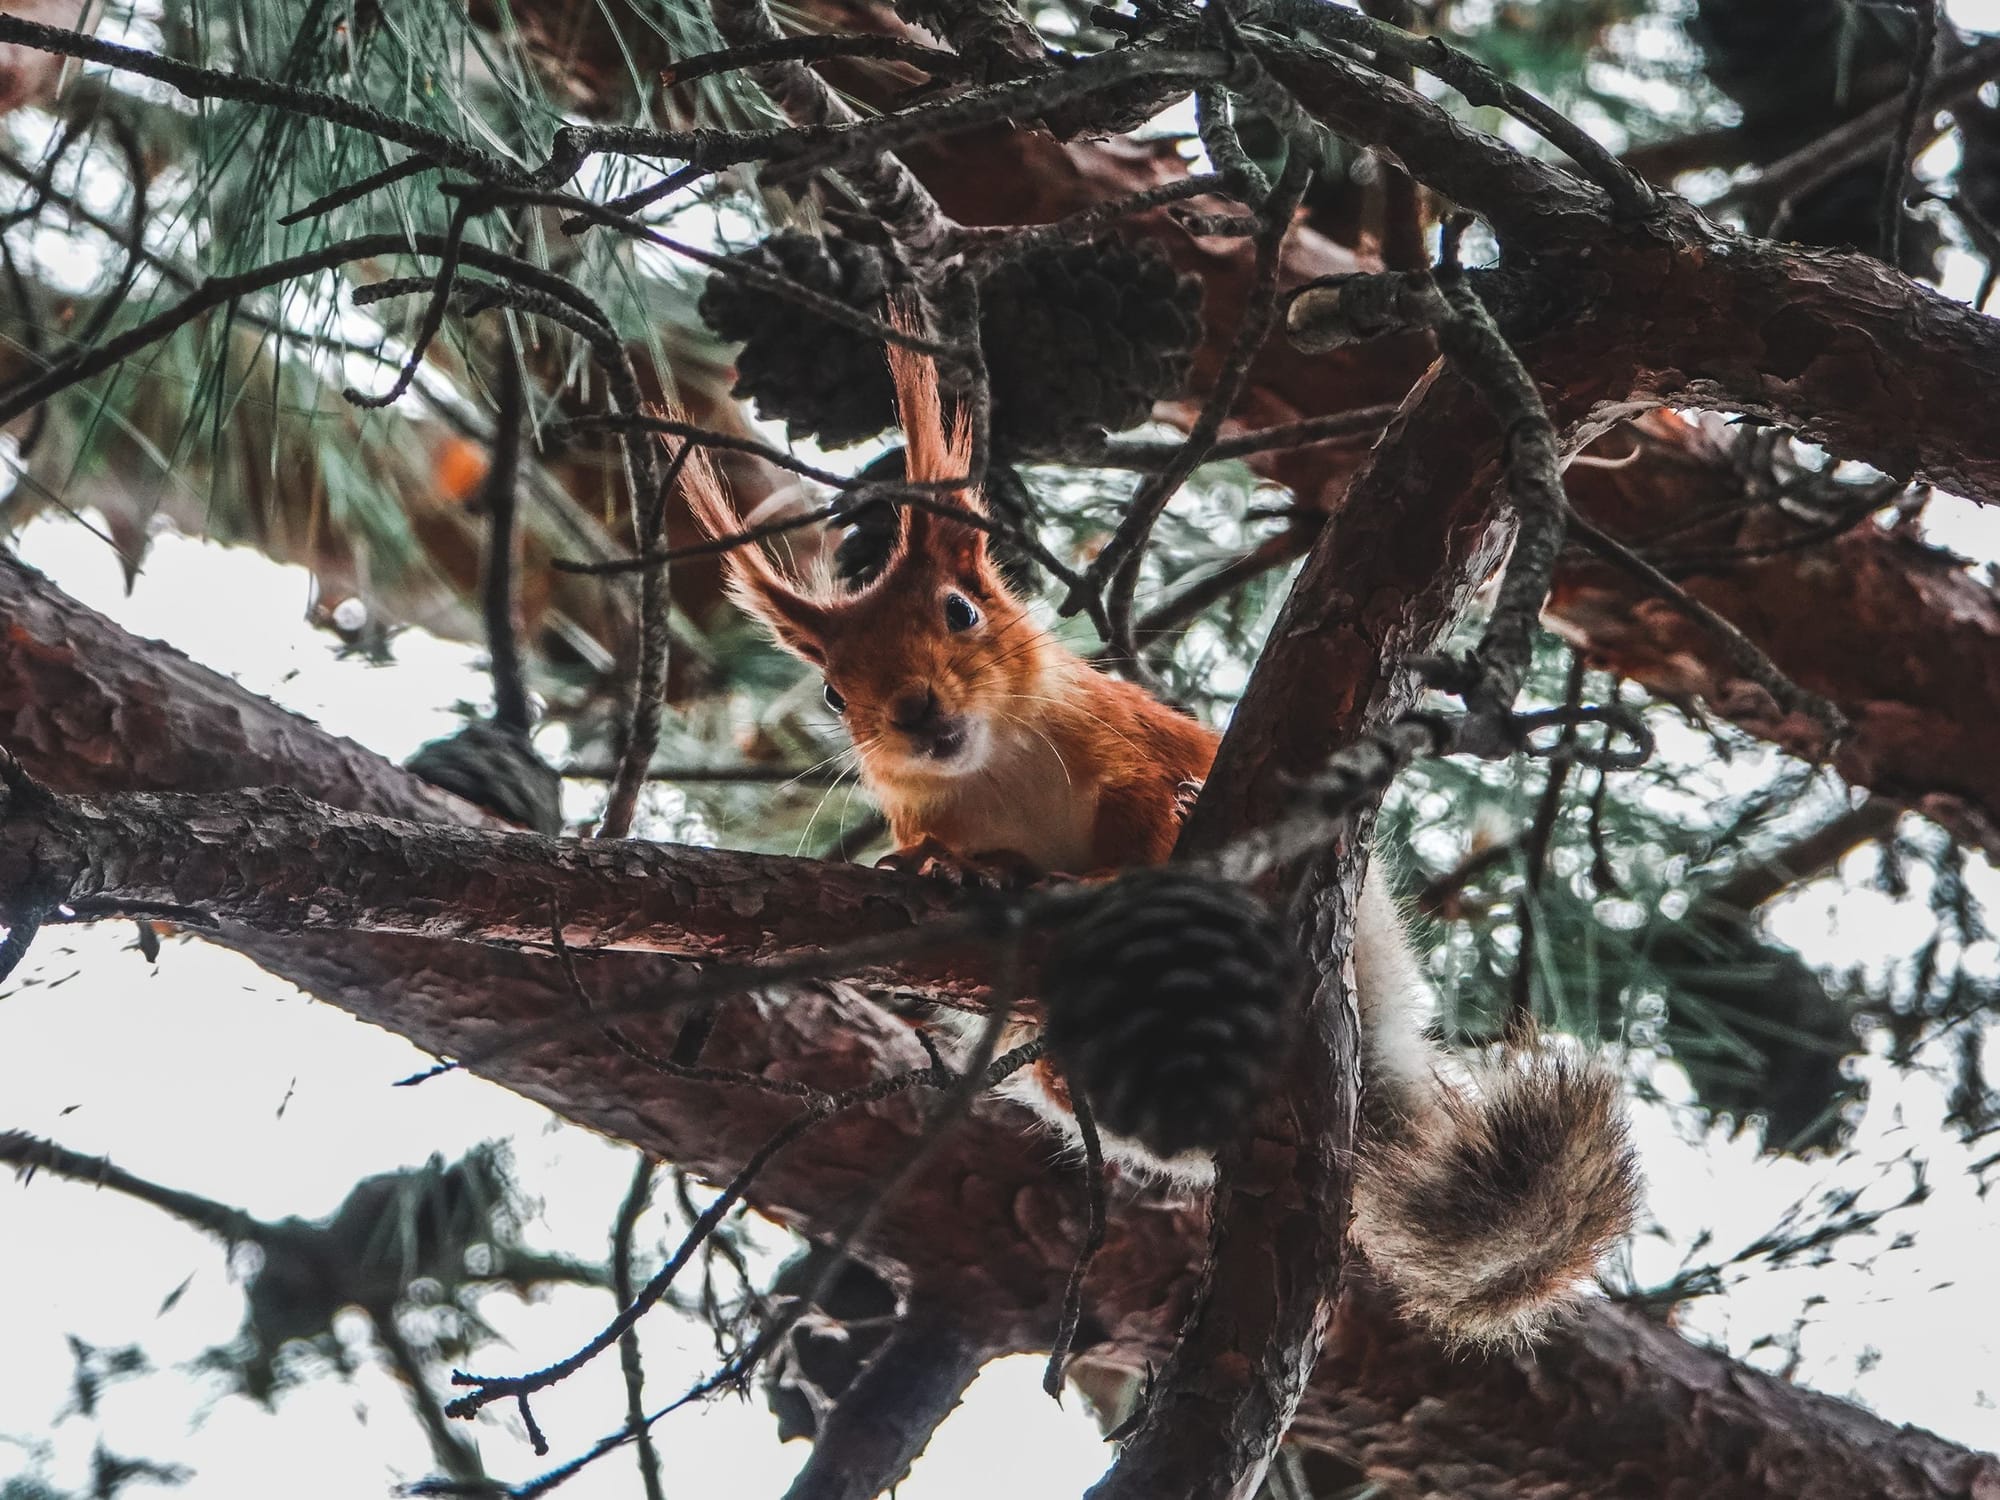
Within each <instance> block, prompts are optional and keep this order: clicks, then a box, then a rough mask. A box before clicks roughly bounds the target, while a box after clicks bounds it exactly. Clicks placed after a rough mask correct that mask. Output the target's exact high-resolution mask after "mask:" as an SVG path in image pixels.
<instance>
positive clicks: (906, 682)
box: [683, 347, 1060, 784]
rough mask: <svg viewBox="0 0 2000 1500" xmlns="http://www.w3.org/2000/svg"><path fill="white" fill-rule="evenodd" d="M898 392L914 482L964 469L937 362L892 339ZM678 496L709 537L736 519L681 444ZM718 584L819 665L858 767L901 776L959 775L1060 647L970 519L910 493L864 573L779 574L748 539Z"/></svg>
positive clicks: (985, 751) (971, 767) (964, 506)
mask: <svg viewBox="0 0 2000 1500" xmlns="http://www.w3.org/2000/svg"><path fill="white" fill-rule="evenodd" d="M889 363H890V367H891V370H892V373H893V374H894V376H895V383H896V397H897V404H898V407H899V409H900V414H901V418H902V423H903V431H904V438H905V444H906V447H905V473H906V474H907V475H908V477H909V479H910V480H911V481H912V482H922V481H926V480H931V481H935V480H943V479H951V478H954V477H957V476H960V475H963V474H964V473H965V472H966V466H967V460H968V459H969V458H970V456H971V437H970V433H969V431H968V430H967V427H966V424H965V422H964V421H963V420H962V419H961V420H960V421H959V422H958V423H957V424H956V425H954V426H953V427H951V428H949V429H947V427H946V424H945V421H944V416H943V409H942V404H941V401H940V396H939V391H938V380H937V370H936V367H935V366H934V365H933V364H932V363H931V361H930V360H929V359H927V358H924V357H923V356H921V355H918V354H915V353H912V352H911V351H909V350H905V349H901V348H896V347H892V348H891V349H890V351H889ZM684 474H685V478H684V481H683V482H684V486H685V490H686V493H687V496H688V501H689V505H690V508H691V509H692V510H693V511H694V515H695V519H696V520H697V522H699V524H700V525H701V527H702V529H703V530H704V531H705V532H707V533H708V534H709V536H711V537H714V538H720V537H725V536H730V535H734V534H736V533H738V532H740V531H741V530H742V523H741V522H740V521H739V520H738V518H737V516H736V513H735V511H734V509H733V507H731V505H730V504H729V502H728V501H727V500H726V499H724V498H723V495H722V490H721V486H720V483H719V481H718V480H717V479H716V477H715V473H714V470H713V469H712V468H710V467H709V466H708V465H707V464H705V463H703V462H701V459H700V455H699V454H696V455H693V456H692V457H691V461H690V462H689V463H688V465H687V466H686V468H685V470H684ZM932 495H933V497H934V498H935V500H936V501H937V502H938V504H939V505H940V506H941V507H950V508H954V509H960V510H964V511H968V512H972V513H974V514H978V515H983V514H984V510H983V507H982V506H981V503H980V501H979V498H978V495H977V494H976V492H974V491H972V490H969V489H968V490H948V491H934V492H932ZM726 557H727V563H726V566H727V570H728V575H729V584H730V591H731V593H732V595H733V596H734V597H735V599H736V601H737V602H738V603H739V604H740V605H742V606H743V608H744V609H746V610H747V611H748V612H749V613H751V614H752V615H755V616H756V617H757V618H758V619H759V620H761V621H762V622H763V623H764V625H765V626H766V627H767V628H768V629H769V630H770V632H771V634H772V635H773V636H774V637H775V638H776V639H777V641H778V643H779V644H780V645H782V646H783V647H784V648H785V649H786V650H788V651H790V652H791V653H792V654H793V655H794V656H797V657H799V658H801V659H802V660H804V661H807V662H810V663H811V664H812V665H813V666H815V667H817V668H818V669H819V670H820V672H821V673H822V674H823V675H824V677H825V679H826V701H827V706H828V707H830V708H832V709H833V710H834V711H835V712H836V713H838V714H839V715H840V717H841V720H842V722H843V723H844V724H845V725H846V726H847V731H848V733H849V735H851V736H852V737H853V740H854V744H855V748H856V749H857V750H858V751H859V752H860V754H861V758H862V764H863V767H864V769H865V770H866V772H867V774H868V776H869V779H870V780H872V781H875V782H878V783H879V782H884V781H894V782H898V783H904V784H908V783H911V782H924V781H931V780H937V779H944V778H950V777H955V776H969V775H972V774H974V773H976V772H977V771H979V770H980V769H981V768H982V767H983V766H985V765H986V764H987V762H988V761H989V760H990V759H991V757H992V755H993V752H994V750H995V748H996V746H997V743H998V742H999V741H1000V740H1002V739H1006V738H1011V737H1013V735H1014V734H1015V733H1016V731H1020V730H1022V728H1023V726H1021V725H1020V723H1019V720H1018V719H1016V718H1014V717H1013V715H1012V711H1010V710H1009V708H1008V704H1009V703H1010V701H1013V700H1015V699H1017V698H1018V697H1020V696H1021V695H1023V694H1026V695H1029V696H1033V695H1035V694H1036V693H1037V692H1038V683H1039V682H1040V680H1041V678H1042V674H1043V672H1044V671H1045V669H1046V667H1047V663H1048V656H1049V653H1050V652H1052V651H1056V650H1059V649H1060V648H1058V647H1056V646H1055V645H1054V642H1053V641H1052V640H1051V639H1050V637H1049V636H1048V635H1047V634H1046V633H1045V632H1044V631H1043V630H1042V629H1041V627H1039V626H1038V625H1036V624H1035V623H1034V621H1033V620H1032V619H1030V618H1029V615H1028V611H1027V609H1026V608H1025V607H1024V606H1023V605H1022V603H1021V602H1020V600H1018V599H1016V598H1015V597H1014V596H1013V595H1012V594H1011V593H1010V592H1009V591H1008V589H1007V586H1006V584H1005V582H1004V581H1003V580H1002V579H1001V576H1000V572H999V570H998V569H997V568H996V567H995V566H994V564H993V562H992V561H991V559H990V558H989V557H988V555H987V546H986V533H985V532H984V531H983V530H981V529H980V528H979V527H978V526H976V525H973V524H970V523H968V522H966V521H961V520H957V519H954V518H953V517H952V516H950V515H947V514H940V513H939V512H938V511H934V510H927V509H925V508H923V507H922V506H920V505H915V504H901V503H899V504H898V506H897V532H896V538H895V544H894V547H893V548H892V550H891V552H890V555H889V560H888V562H887V564H886V565H885V566H884V567H883V568H882V569H881V571H880V572H879V573H877V574H876V576H875V577H874V578H872V579H871V580H869V581H868V582H867V583H866V584H865V585H863V586H861V587H860V588H858V589H855V590H853V591H843V590H841V589H839V588H838V587H836V586H835V585H833V584H832V583H831V582H830V581H828V580H824V579H820V580H805V579H797V578H791V577H787V576H785V575H784V574H783V573H781V572H780V571H779V570H778V568H777V566H776V565H775V564H774V563H773V562H772V561H771V559H770V558H769V557H768V556H766V555H765V553H764V552H763V551H762V550H761V549H760V548H759V547H758V546H757V544H755V543H754V542H753V543H747V544H745V545H743V546H741V547H737V548H734V549H733V550H731V551H730V552H729V553H727V554H726Z"/></svg>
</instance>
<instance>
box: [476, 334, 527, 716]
mask: <svg viewBox="0 0 2000 1500" xmlns="http://www.w3.org/2000/svg"><path fill="white" fill-rule="evenodd" d="M527 427H528V392H527V377H526V376H525V375H524V374H523V373H522V371H521V350H520V346H519V345H518V344H517V343H516V342H515V340H514V336H513V333H512V332H511V330H510V331H507V332H505V333H503V335H502V337H501V341H500V369H499V398H498V403H497V406H496V409H495V412H494V418H493V443H492V447H491V449H490V456H489V458H488V461H487V468H486V479H485V482H484V483H483V484H482V485H481V486H480V491H479V498H480V504H481V506H482V508H483V509H484V510H485V512H486V536H487V541H486V577H485V579H484V581H483V583H482V585H481V588H480V598H481V602H482V604H483V605H484V609H485V615H486V650H487V654H488V656H489V657H490V659H491V666H492V672H493V722H494V723H496V724H498V725H499V726H500V727H501V728H502V729H509V730H512V731H514V732H515V733H516V734H521V735H525V734H527V732H528V731H529V730H530V729H531V728H533V727H534V714H533V710H532V708H531V707H530V706H529V701H528V681H527V672H526V668H525V666H524V664H523V662H522V660H521V625H520V599H519V597H518V590H517V589H516V587H515V569H516V567H517V565H518V549H519V545H520V540H519V537H518V535H517V534H516V531H515V524H514V510H515V498H516V494H515V492H516V490H517V489H518V488H519V485H520V477H521V445H522V444H523V443H524V442H525V441H526V440H527V437H526V434H527Z"/></svg>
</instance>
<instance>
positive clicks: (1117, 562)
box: [1062, 151, 1312, 665]
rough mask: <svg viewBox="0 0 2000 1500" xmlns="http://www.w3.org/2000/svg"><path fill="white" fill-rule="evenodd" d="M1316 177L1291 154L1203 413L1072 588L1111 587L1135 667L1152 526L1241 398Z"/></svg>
mask: <svg viewBox="0 0 2000 1500" xmlns="http://www.w3.org/2000/svg"><path fill="white" fill-rule="evenodd" d="M1311 181H1312V168H1311V166H1310V164H1309V163H1308V162H1307V160H1306V158H1305V154H1304V153H1303V152H1298V151H1295V152H1293V153H1292V154H1291V156H1290V157H1288V158H1287V160H1286V163H1285V170H1284V173H1283V175H1282V176H1281V177H1280V178H1279V181H1278V185H1277V187H1276V188H1275V189H1274V190H1273V192H1272V194H1271V196H1270V199H1269V200H1268V201H1267V202H1266V203H1265V205H1264V215H1265V220H1264V228H1263V230H1262V231H1261V232H1260V233H1259V235H1258V237H1257V251H1256V262H1255V265H1254V268H1253V269H1252V272H1251V283H1250V289H1249V293H1248V295H1247V296H1246V298H1245V300H1244V304H1243V316H1242V318H1241V320H1240V321H1239V322H1238V323H1237V325H1236V336H1235V338H1234V339H1233V340H1232V341H1231V343H1230V347H1229V352H1228V353H1227V354H1226V355H1225V356H1224V357H1223V364H1222V368H1221V370H1220V371H1218V372H1217V374H1216V378H1215V384H1214V386H1213V387H1212V388H1211V389H1210V391H1209V394H1208V399H1207V400H1206V401H1205V402H1203V403H1202V409H1201V415H1200V416H1199V417H1197V418H1196V419H1195V423H1194V426H1193V427H1192V428H1190V429H1189V431H1188V435H1187V437H1186V439H1185V440H1184V441H1183V442H1182V443H1181V446H1180V449H1179V452H1178V453H1177V454H1176V456H1175V457H1174V458H1173V459H1171V460H1170V461H1168V462H1167V463H1166V464H1164V465H1163V466H1162V467H1161V468H1160V469H1159V470H1157V471H1156V472H1155V473H1153V474H1152V475H1150V476H1148V478H1147V479H1146V480H1145V482H1144V483H1142V484H1141V485H1140V486H1139V489H1138V492H1137V493H1136V494H1134V495H1133V497H1132V501H1131V504H1130V505H1129V506H1127V508H1126V511H1125V517H1124V519H1123V520H1122V521H1121V522H1120V523H1119V525H1118V530H1117V531H1116V532H1115V533H1114V534H1113V536H1112V538H1111V540H1110V541H1109V542H1107V543H1106V544H1105V546H1104V550H1103V551H1102V552H1100V553H1099V554H1098V556H1097V560H1096V561H1095V562H1093V563H1092V564H1091V567H1090V571H1089V573H1088V574H1087V575H1086V582H1087V584H1088V586H1089V587H1088V588H1087V589H1072V590H1071V591H1070V596H1069V598H1068V599H1066V600H1065V601H1064V602H1063V605H1062V608H1063V610H1064V611H1065V612H1066V613H1073V612H1075V611H1076V610H1078V609H1081V608H1084V607H1086V605H1087V604H1088V602H1089V601H1088V599H1087V598H1086V594H1087V593H1089V592H1092V591H1095V590H1099V589H1102V588H1103V587H1104V586H1105V585H1106V584H1107V583H1108V584H1109V593H1108V595H1107V597H1106V602H1105V614H1106V618H1107V622H1108V624H1109V629H1110V639H1109V640H1108V641H1107V642H1106V644H1107V645H1109V646H1110V647H1111V649H1112V650H1113V651H1114V652H1116V653H1118V655H1119V656H1120V657H1121V659H1123V660H1125V661H1128V662H1131V663H1133V664H1134V665H1136V664H1137V662H1138V648H1137V646H1136V644H1135V643H1134V641H1133V639H1132V598H1133V595H1134V593H1135V592H1136V591H1137V588H1138V583H1139V567H1140V563H1141V562H1142V560H1143V558H1144V555H1145V550H1146V544H1147V542H1148V540H1149V539H1150V538H1151V536H1152V533H1153V527H1154V525H1155V524H1156V523H1157V522H1158V521H1159V519H1160V516H1161V515H1162V514H1163V513H1164V512H1165V510H1166V508H1167V502H1168V501H1170V500H1171V499H1173V497H1174V494H1175V492H1177V491H1178V490H1179V489H1180V487H1181V485H1182V484H1183V483H1184V482H1185V481H1186V480H1187V477H1188V476H1189V475H1190V474H1192V473H1193V472H1194V471H1195V469H1196V468H1197V467H1199V466H1200V464H1201V463H1202V461H1203V459H1204V458H1206V457H1207V455H1208V451H1209V449H1210V447H1211V446H1212V445H1213V444H1214V442H1215V440H1216V436H1217V434H1218V433H1219V432H1220V431H1221V429H1222V424H1223V422H1224V420H1225V419H1226V418H1227V417H1228V415H1229V412H1230V410H1231V409H1232V408H1233V407H1234V406H1235V405H1236V398H1237V396H1238V395H1240V394H1241V392H1242V390H1243V385H1244V382H1245V381H1246V380H1247V379H1248V378H1249V373H1250V362H1251V360H1253V359H1254V358H1255V357H1256V355H1257V351H1258V350H1259V349H1261V348H1263V346H1264V340H1265V339H1266V338H1267V337H1269V335H1270V331H1271V325H1272V323H1273V321H1274V320H1275V318H1276V316H1277V309H1278V271H1279V268H1280V266H1281V265H1282V263H1283V254H1282V252H1283V249H1284V243H1285V238H1286V236H1287V234H1288V233H1289V232H1290V230H1291V225H1292V216H1293V214H1294V213H1296V212H1297V210H1298V206H1299V201H1300V199H1301V198H1303V197H1304V196H1305V190H1306V187H1307V185H1308V184H1309V183H1310V182H1311Z"/></svg>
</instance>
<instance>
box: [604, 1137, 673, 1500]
mask: <svg viewBox="0 0 2000 1500" xmlns="http://www.w3.org/2000/svg"><path fill="white" fill-rule="evenodd" d="M655 1170H656V1168H655V1166H654V1164H653V1159H652V1157H650V1156H648V1155H647V1154H646V1153H645V1152H643V1151H641V1152H640V1153H639V1160H638V1162H637V1163H636V1164H635V1165H634V1167H633V1169H632V1185H631V1187H630V1188H628V1189H627V1190H626V1193H625V1199H624V1201H623V1202H622V1203H620V1204H619V1205H618V1219H617V1222H616V1223H615V1224H614V1225H613V1226H612V1230H611V1293H612V1295H613V1296H615V1297H616V1298H617V1299H618V1305H619V1306H620V1307H626V1306H629V1305H630V1304H631V1302H632V1235H633V1232H634V1231H635V1230H636V1229H637V1228H638V1226H639V1215H641V1214H642V1213H644V1212H645V1211H646V1204H647V1202H648V1200H649V1199H651V1197H652V1196H653V1174H654V1172H655ZM618 1363H619V1366H620V1368H621V1370H622V1371H623V1373H624V1376H625V1421H626V1423H627V1425H629V1426H630V1427H632V1428H633V1429H634V1437H633V1442H634V1444H635V1445H636V1446H637V1448H638V1450H639V1452H638V1461H639V1478H640V1481H641V1482H642V1483H643V1484H644V1485H645V1487H646V1500H666V1491H665V1489H664V1487H663V1486H662V1485H661V1484H660V1455H659V1452H658V1450H657V1449H655V1448H654V1446H653V1434H652V1432H651V1431H650V1430H648V1429H647V1427H646V1426H645V1420H646V1372H645V1366H644V1365H643V1364H642V1363H641V1361H640V1357H639V1330H638V1329H636V1328H628V1329H626V1330H625V1332H624V1333H623V1334H621V1335H620V1336H619V1339H618Z"/></svg>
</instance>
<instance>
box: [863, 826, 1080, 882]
mask: <svg viewBox="0 0 2000 1500" xmlns="http://www.w3.org/2000/svg"><path fill="white" fill-rule="evenodd" d="M875 868H876V869H878V870H902V871H905V872H907V873H909V874H913V875H921V876H923V877H924V878H925V879H927V880H942V881H944V882H946V883H947V884H949V885H954V886H957V887H959V888H960V889H961V890H985V891H1017V890H1022V889H1024V888H1026V887H1027V886H1030V885H1033V884H1034V883H1035V882H1036V881H1037V880H1039V879H1041V877H1042V871H1041V870H1039V869H1037V868H1036V867H1035V866H1034V865H1033V864H1031V863H1030V862H1029V861H1028V859H1027V858H1026V856H1024V855H1020V854H1016V853H1014V851H1013V850H1011V849H995V850H990V851H987V852H984V853H980V854H959V853H956V852H955V851H953V850H951V849H947V848H946V847H945V846H944V845H943V844H940V843H939V842H938V841H937V840H936V839H934V838H924V839H922V840H920V841H919V842H917V843H914V844H911V845H910V846H909V847H908V848H905V849H898V850H896V851H895V852H894V853H893V854H885V855H883V856H882V858H880V859H878V860H877V861H876V862H875Z"/></svg>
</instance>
